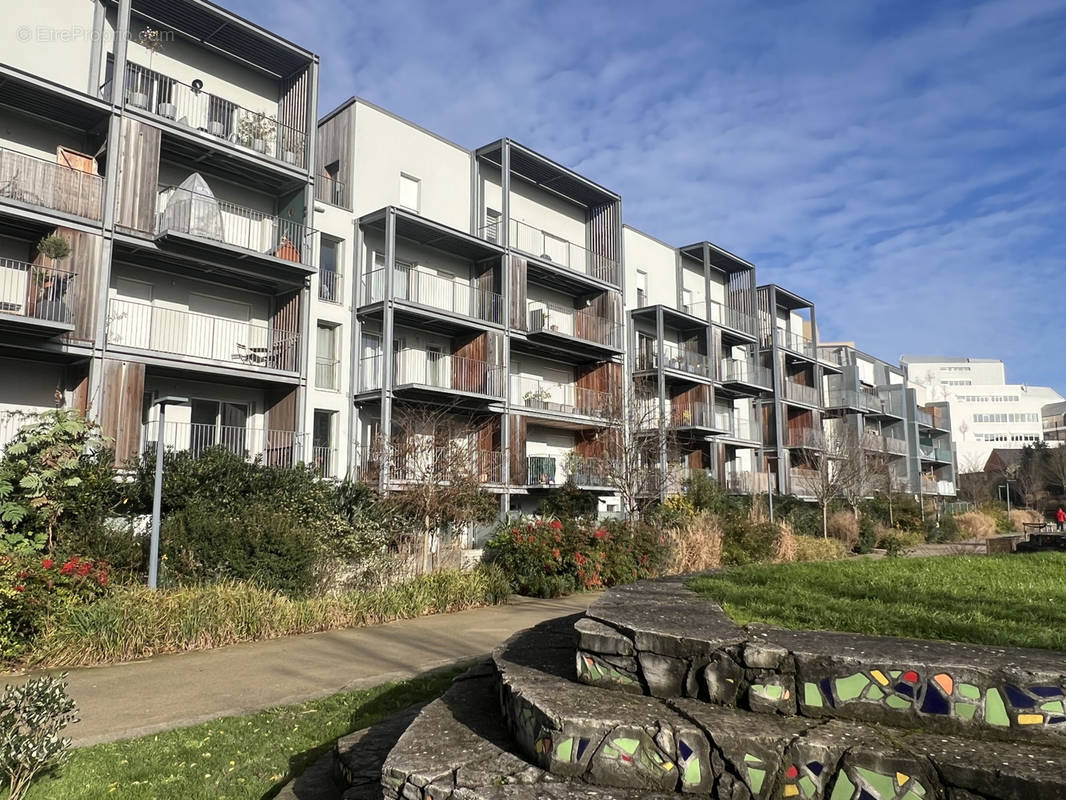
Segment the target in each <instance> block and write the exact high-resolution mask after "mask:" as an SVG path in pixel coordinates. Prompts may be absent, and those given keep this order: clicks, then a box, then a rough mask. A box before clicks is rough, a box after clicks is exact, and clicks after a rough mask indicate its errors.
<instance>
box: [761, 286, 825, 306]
mask: <svg viewBox="0 0 1066 800" xmlns="http://www.w3.org/2000/svg"><path fill="white" fill-rule="evenodd" d="M758 290H759V291H760V292H761V291H772V292H773V293H774V296H775V300H774V302H775V303H776V304H777V307H778V308H787V309H789V310H790V311H798V310H799V309H803V308H814V303H813V302H812V301H811V300H807V299H806V298H803V297H800V296H799V295H798V294H795V293H794V292H790V291H789V290H788V289H784V288H782V287H781V286H778V285H777V284H776V283H765V284H763V285H762V286H760V287H758Z"/></svg>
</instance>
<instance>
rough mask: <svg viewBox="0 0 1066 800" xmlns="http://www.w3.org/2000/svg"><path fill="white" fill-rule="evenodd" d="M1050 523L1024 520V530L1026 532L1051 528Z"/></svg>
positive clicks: (1037, 531)
mask: <svg viewBox="0 0 1066 800" xmlns="http://www.w3.org/2000/svg"><path fill="white" fill-rule="evenodd" d="M1049 526H1050V523H1047V522H1023V523H1022V530H1024V531H1025V532H1026V533H1039V532H1040V531H1046V530H1049Z"/></svg>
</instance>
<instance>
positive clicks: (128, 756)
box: [0, 670, 458, 800]
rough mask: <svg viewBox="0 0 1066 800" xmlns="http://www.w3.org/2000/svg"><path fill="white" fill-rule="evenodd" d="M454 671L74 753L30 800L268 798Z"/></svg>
mask: <svg viewBox="0 0 1066 800" xmlns="http://www.w3.org/2000/svg"><path fill="white" fill-rule="evenodd" d="M457 672H458V670H450V671H448V672H441V673H436V674H433V675H430V676H427V677H423V678H418V679H415V680H411V681H405V682H403V683H397V684H385V685H382V686H377V687H375V688H373V689H367V690H364V691H359V692H342V693H341V694H335V695H332V696H331V697H326V698H324V699H322V700H314V701H312V702H309V703H301V704H300V705H295V706H285V707H283V708H274V709H270V710H267V711H261V712H259V713H258V714H252V715H250V716H246V717H227V718H225V719H219V720H215V721H213V722H207V723H204V724H202V725H194V726H192V727H190V728H180V729H178V730H173V731H167V732H166V733H160V734H156V735H152V736H145V737H142V738H140V739H129V740H126V741H122V742H113V743H110V744H101V745H95V746H93V747H86V748H82V749H78V750H74V751H73V753H72V755H71V756H70V758H69V759H68V760H67V761H66V762H64V763H63V765H62V766H61V767H60V768H59V770H58V771H56V772H55V773H54V774H53V775H46V776H44V777H42V778H39V779H38V780H37V781H35V782H34V784H33V785H32V786H31V787H30V791H29V792H28V794H27V800H89V798H93V800H99V799H100V798H130V799H131V800H171V799H173V800H179V798H180V800H201V799H202V800H233V799H234V798H241V799H242V800H244V799H245V798H246V799H247V800H260V798H269V797H273V796H274V795H275V794H276V793H277V792H278V791H279V790H280V789H281V787H282V785H284V783H285V782H286V781H288V780H289V779H290V778H292V777H293V776H294V775H298V774H300V773H301V772H303V771H304V769H305V768H306V767H308V766H310V765H311V764H312V763H313V762H314V761H315V760H317V759H318V757H319V756H321V755H322V754H323V753H324V752H325V751H326V750H327V749H328V748H330V747H332V745H333V743H334V741H335V740H336V739H338V738H339V737H341V736H344V735H345V734H346V733H350V732H351V731H354V730H359V729H360V728H365V727H367V726H368V725H372V724H373V723H375V722H377V721H378V720H380V719H382V718H384V717H387V716H388V715H389V714H391V713H392V712H394V711H399V710H401V709H404V708H407V707H408V706H410V705H413V704H414V703H417V702H420V701H423V700H427V699H430V698H433V697H436V696H438V695H440V694H441V693H443V692H444V690H445V689H446V688H448V686H449V685H450V684H451V681H452V679H453V678H454V677H455V675H456V674H457ZM149 692H150V690H149V689H148V688H147V687H146V701H147V694H148V693H149ZM0 797H4V798H6V797H7V790H6V786H5V788H0Z"/></svg>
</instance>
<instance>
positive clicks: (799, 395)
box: [782, 379, 822, 407]
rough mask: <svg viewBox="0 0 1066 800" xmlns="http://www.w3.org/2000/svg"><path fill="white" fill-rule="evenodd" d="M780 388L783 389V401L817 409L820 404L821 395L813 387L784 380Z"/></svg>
mask: <svg viewBox="0 0 1066 800" xmlns="http://www.w3.org/2000/svg"><path fill="white" fill-rule="evenodd" d="M782 387H783V388H784V395H785V400H788V401H790V402H793V403H803V404H804V405H808V406H817V407H820V406H821V404H822V393H821V392H820V391H818V389H817V388H815V387H813V386H806V385H804V384H802V383H796V382H795V381H790V380H787V379H786V380H784V381H782Z"/></svg>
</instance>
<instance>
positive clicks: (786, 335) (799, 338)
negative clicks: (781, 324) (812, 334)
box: [774, 328, 815, 360]
mask: <svg viewBox="0 0 1066 800" xmlns="http://www.w3.org/2000/svg"><path fill="white" fill-rule="evenodd" d="M774 339H775V340H776V341H777V345H778V347H783V348H785V349H786V350H788V351H790V352H793V353H796V354H798V355H801V356H803V357H804V358H808V359H811V360H813V359H814V357H815V347H814V340H813V339H808V338H807V337H806V336H804V335H802V334H799V333H793V332H792V331H786V330H784V329H783V328H777V329H775V330H774Z"/></svg>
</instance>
